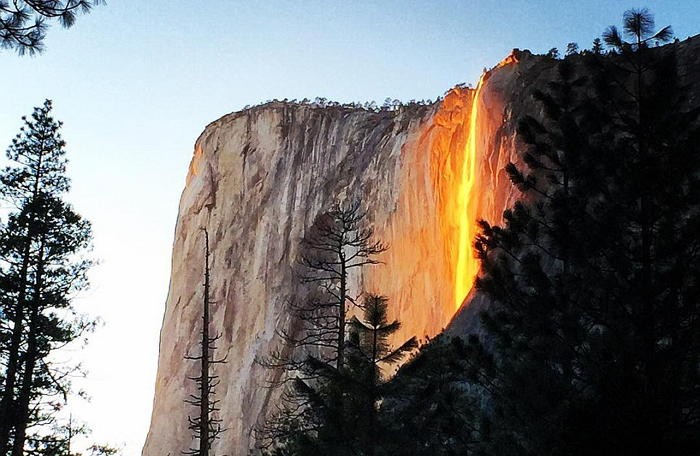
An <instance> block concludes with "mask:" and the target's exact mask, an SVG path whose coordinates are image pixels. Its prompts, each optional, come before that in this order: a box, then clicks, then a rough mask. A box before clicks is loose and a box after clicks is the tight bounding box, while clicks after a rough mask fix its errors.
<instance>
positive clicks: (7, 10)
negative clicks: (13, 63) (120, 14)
mask: <svg viewBox="0 0 700 456" xmlns="http://www.w3.org/2000/svg"><path fill="white" fill-rule="evenodd" d="M102 2H103V0H12V1H9V0H0V47H2V48H5V49H14V50H16V51H17V53H19V54H20V55H23V54H25V53H29V54H34V53H36V52H41V51H43V49H44V39H45V38H46V30H47V28H48V24H47V22H48V21H52V20H56V21H58V22H59V23H60V24H61V25H62V26H63V27H65V28H68V27H70V26H72V25H73V24H74V23H75V19H76V17H77V16H78V14H81V13H87V12H89V11H90V10H91V9H92V7H93V6H95V5H98V4H100V3H102Z"/></svg>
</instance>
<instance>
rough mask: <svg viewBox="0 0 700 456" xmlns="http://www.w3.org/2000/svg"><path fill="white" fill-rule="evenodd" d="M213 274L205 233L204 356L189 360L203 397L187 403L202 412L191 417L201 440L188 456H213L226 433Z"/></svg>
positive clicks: (196, 434)
mask: <svg viewBox="0 0 700 456" xmlns="http://www.w3.org/2000/svg"><path fill="white" fill-rule="evenodd" d="M210 304H211V301H210V274H209V232H208V231H207V230H206V229H205V230H204V297H203V300H202V330H201V333H200V334H201V338H200V341H199V349H200V355H198V356H189V355H187V356H185V359H187V360H194V361H199V375H198V376H196V377H191V378H190V380H194V381H195V382H196V384H197V391H198V392H199V395H197V394H192V395H190V398H189V399H187V400H185V402H186V403H187V404H190V405H193V406H195V407H197V408H198V409H199V414H198V415H197V416H195V417H194V418H192V417H190V416H188V417H187V420H188V422H189V429H190V430H191V431H192V435H193V437H194V438H195V439H197V440H198V442H199V445H198V448H190V449H189V450H187V451H183V454H186V455H196V456H209V455H210V450H211V446H212V444H213V443H214V441H215V440H216V439H218V438H220V436H221V433H222V432H224V429H223V428H222V427H221V419H220V418H218V417H217V416H216V412H218V411H219V408H218V407H217V404H218V403H219V402H220V401H219V400H217V399H214V395H215V388H216V387H217V385H218V384H219V380H218V376H217V375H213V374H212V373H211V368H212V366H214V365H215V364H222V363H225V362H226V359H225V358H224V359H219V360H217V359H215V358H214V352H215V351H216V345H215V343H216V341H217V340H219V339H220V338H221V335H216V336H214V337H210V336H209V324H210Z"/></svg>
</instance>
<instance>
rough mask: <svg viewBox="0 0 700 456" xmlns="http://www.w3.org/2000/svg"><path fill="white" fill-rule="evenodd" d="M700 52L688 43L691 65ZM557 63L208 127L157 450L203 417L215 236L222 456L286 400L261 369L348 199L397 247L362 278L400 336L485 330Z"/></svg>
mask: <svg viewBox="0 0 700 456" xmlns="http://www.w3.org/2000/svg"><path fill="white" fill-rule="evenodd" d="M695 41H697V40H695ZM698 47H699V46H698V43H694V44H693V46H690V47H688V46H686V47H684V48H683V49H684V52H686V54H689V55H688V56H686V57H683V58H684V59H687V60H686V61H687V62H691V63H692V65H695V63H694V62H696V61H697V49H698ZM693 56H695V58H693ZM692 65H689V66H688V68H691V66H692ZM554 66H555V62H554V61H552V60H550V59H547V58H544V57H537V56H532V55H531V54H529V53H528V52H514V54H513V55H511V56H510V57H509V58H507V59H506V60H504V61H503V62H501V63H500V64H499V65H497V66H496V67H494V68H493V69H492V70H490V71H489V72H486V73H485V74H484V75H483V76H482V79H481V81H480V83H479V85H478V86H477V88H476V89H470V88H464V87H458V88H455V89H452V90H451V91H449V92H448V93H447V94H446V96H445V97H444V99H442V100H441V101H439V102H437V103H435V104H433V105H428V106H421V105H418V106H404V107H400V108H397V109H392V110H382V111H379V112H375V111H368V110H364V109H359V108H353V107H343V106H325V107H320V106H314V105H309V104H295V103H282V102H272V103H268V104H265V105H261V106H258V107H255V108H251V109H248V110H244V111H241V112H237V113H232V114H229V115H227V116H224V117H222V118H221V119H219V120H217V121H215V122H213V123H212V124H210V125H209V126H207V127H206V129H205V130H204V132H203V133H202V135H201V136H200V137H199V139H198V140H197V142H196V144H195V149H194V156H193V158H192V162H191V164H190V170H189V174H188V176H187V181H186V186H185V189H184V191H183V193H182V197H181V200H180V206H179V216H178V219H177V226H176V230H175V239H174V245H173V256H172V273H171V281H170V289H169V293H168V297H167V301H166V308H165V316H164V320H163V326H162V330H161V340H160V356H159V361H158V374H157V380H156V386H155V398H154V403H153V411H152V419H151V427H150V430H149V433H148V437H147V441H146V444H145V446H144V449H143V455H144V456H156V455H158V456H160V455H167V454H171V455H177V454H180V452H181V451H182V450H183V449H185V448H187V447H188V445H189V444H190V440H191V436H190V432H189V431H188V430H187V415H188V413H191V409H190V406H188V405H186V404H185V403H184V402H183V401H184V399H185V398H186V396H187V395H188V394H189V393H190V392H191V391H190V390H191V389H192V388H193V384H192V382H189V381H187V380H186V379H187V377H188V376H192V375H194V369H195V368H196V366H195V365H194V364H193V363H191V362H186V361H185V360H184V359H183V356H184V355H185V354H186V353H188V352H195V351H196V350H197V346H196V343H197V340H198V336H197V335H198V332H199V330H200V328H199V325H200V324H201V320H200V311H201V296H202V286H201V284H202V267H203V266H202V265H203V264H204V259H203V255H204V252H203V242H204V241H203V238H204V234H203V229H204V228H206V229H207V230H208V232H209V236H210V248H211V259H210V261H211V275H212V280H213V281H212V289H211V295H212V299H213V300H214V301H215V304H214V305H213V308H212V322H213V323H212V328H211V331H212V332H215V333H220V334H221V339H220V340H219V341H218V346H219V351H218V354H217V356H223V355H227V359H228V363H227V364H224V365H218V366H217V367H216V374H217V375H219V376H220V380H221V384H220V385H219V386H218V388H217V391H216V394H217V399H220V400H221V412H220V416H221V418H222V419H223V420H224V422H225V423H226V426H225V427H226V428H227V429H228V430H227V431H226V433H225V435H224V436H223V438H222V439H221V440H220V441H218V442H217V443H216V444H215V447H214V450H215V453H216V454H228V455H231V456H238V455H245V454H247V453H248V449H249V448H251V446H252V445H253V444H254V441H253V440H254V435H253V429H254V428H255V426H256V424H257V423H259V422H261V420H263V419H264V417H265V416H266V414H267V413H268V412H269V411H270V410H271V408H272V406H273V405H274V403H275V402H276V400H277V398H278V395H279V392H278V391H276V390H274V389H269V388H266V387H265V386H266V385H267V383H268V382H269V381H270V380H273V379H275V378H276V377H277V376H279V375H280V372H275V371H273V370H270V369H266V368H263V367H261V366H260V365H258V364H257V363H256V362H255V359H256V356H260V355H264V354H266V353H269V352H271V351H272V350H274V349H275V348H277V347H278V346H279V344H280V340H279V337H278V336H277V333H276V330H278V329H280V328H288V327H290V326H291V325H293V323H294V322H293V318H292V317H291V315H290V313H289V308H288V306H287V302H288V301H289V298H290V296H293V295H294V293H295V292H296V290H297V289H298V287H299V280H298V278H297V277H296V276H295V274H294V272H293V269H294V265H295V263H296V261H297V258H298V251H299V242H300V240H301V239H302V237H303V236H304V233H305V230H307V229H308V228H309V227H310V226H311V224H312V223H313V221H314V220H315V219H316V217H317V216H319V215H320V214H322V213H323V212H325V211H326V210H328V208H329V207H330V206H331V205H332V204H333V203H334V202H337V201H343V200H346V199H349V198H359V199H360V200H361V201H362V204H363V208H364V209H365V210H366V211H367V220H368V223H369V224H370V225H371V226H372V227H373V228H374V230H375V234H376V236H377V238H378V239H381V240H382V241H384V242H385V243H387V244H388V245H389V246H390V248H389V250H388V251H387V252H385V253H384V254H382V257H381V258H380V259H381V261H382V262H383V264H382V265H377V266H372V267H366V268H364V269H362V270H361V271H357V272H356V273H355V274H354V275H353V276H351V277H350V280H351V291H352V292H353V293H360V292H362V291H370V292H378V293H381V294H383V295H386V296H387V297H388V298H389V299H390V307H391V309H392V312H393V316H394V317H396V318H399V319H400V320H401V321H402V323H403V327H402V329H401V332H400V333H399V334H397V338H398V339H405V338H407V337H410V336H412V335H417V336H418V337H419V338H425V337H433V336H434V335H436V334H438V333H440V332H441V331H443V330H444V329H445V327H446V326H448V325H449V324H450V322H451V321H453V319H454V321H455V323H453V324H452V328H453V330H454V327H455V325H456V326H457V327H458V328H459V331H464V330H465V328H471V327H473V325H474V322H475V321H476V319H475V318H474V314H475V311H474V309H478V308H479V307H480V306H481V305H483V303H481V302H480V298H479V297H478V296H475V293H474V291H473V290H471V287H472V283H473V279H474V274H476V271H477V270H478V264H477V263H476V260H475V259H473V258H472V253H471V239H472V238H473V235H474V234H475V232H476V228H475V226H476V223H475V222H476V220H477V219H486V220H488V221H490V222H498V221H500V219H501V214H502V212H503V210H504V209H505V208H507V207H509V206H510V205H511V204H512V203H513V202H514V200H515V198H517V196H518V195H517V190H515V189H514V188H513V187H512V185H511V184H510V182H509V180H508V177H507V175H506V173H505V171H504V166H505V164H507V163H508V162H509V161H513V162H516V163H517V162H518V161H519V159H518V155H517V151H518V149H519V148H518V144H517V138H516V135H515V121H516V120H517V118H518V117H519V116H520V115H521V114H522V113H523V112H525V111H526V110H527V109H528V102H527V100H528V98H529V93H530V90H532V87H535V86H538V85H539V86H542V84H544V83H546V81H548V80H551V78H552V77H553V73H554ZM465 303H474V305H467V304H465ZM460 309H461V310H460ZM456 314H458V315H457V317H455V315H456Z"/></svg>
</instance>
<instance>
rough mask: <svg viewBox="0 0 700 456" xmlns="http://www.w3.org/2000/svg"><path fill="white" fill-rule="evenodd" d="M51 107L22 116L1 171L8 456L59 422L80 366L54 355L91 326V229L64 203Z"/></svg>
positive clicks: (61, 158)
mask: <svg viewBox="0 0 700 456" xmlns="http://www.w3.org/2000/svg"><path fill="white" fill-rule="evenodd" d="M51 110H52V106H51V102H50V101H48V100H47V101H46V102H45V103H44V105H43V106H41V107H38V108H35V110H34V113H33V114H32V117H31V119H26V118H24V119H23V120H24V121H25V126H24V127H22V129H21V131H20V133H19V134H18V135H17V137H16V138H15V139H14V140H13V141H12V144H11V145H10V147H9V149H8V152H7V155H8V158H9V159H10V160H11V161H12V162H14V165H13V166H10V167H7V168H6V169H5V170H3V171H2V173H1V174H0V184H1V185H0V193H1V194H2V197H3V198H4V199H5V201H7V202H8V203H10V205H11V206H12V208H13V210H12V212H11V213H10V215H9V216H8V219H7V221H6V223H4V224H3V225H2V227H1V230H0V267H1V270H0V271H1V275H0V279H1V280H0V292H1V293H2V294H1V296H0V306H1V307H2V313H1V314H2V317H3V320H4V321H3V330H4V333H5V337H4V338H3V339H2V340H3V346H2V354H1V356H2V359H3V361H4V362H3V367H4V374H3V376H2V380H3V381H2V385H0V388H1V389H0V392H1V393H2V397H1V398H0V455H3V456H5V455H8V454H12V455H13V456H21V455H22V454H24V451H25V447H26V444H27V439H28V437H29V436H28V429H30V428H32V426H33V425H35V424H42V425H43V426H39V427H38V428H37V430H36V432H38V433H41V432H42V430H44V429H46V428H47V426H48V425H50V424H51V423H52V422H54V420H55V415H56V413H57V411H58V410H60V408H61V407H62V405H63V401H62V400H61V398H62V397H63V398H65V397H66V393H67V392H68V391H69V388H70V382H69V376H70V374H71V373H73V371H74V369H75V368H74V366H69V367H66V366H61V365H57V364H54V363H53V362H52V358H51V356H50V355H51V354H52V353H53V352H55V351H56V350H58V349H59V348H61V347H62V346H65V345H66V344H68V343H70V342H71V341H73V340H75V339H77V338H79V337H80V336H81V335H82V334H83V333H84V332H85V331H86V330H89V329H91V328H92V326H93V324H92V322H90V321H88V320H85V319H84V318H83V317H81V316H80V315H78V314H77V313H76V311H75V310H74V309H73V307H72V306H71V298H72V297H73V296H74V295H75V293H76V292H77V291H79V290H81V289H82V288H83V287H85V286H86V284H87V280H86V272H87V269H88V268H89V266H90V265H91V262H90V261H89V260H87V259H85V258H83V254H84V253H85V251H86V250H87V248H88V247H89V244H90V240H91V231H90V224H89V222H87V221H86V220H84V219H82V218H81V217H80V216H79V215H78V214H76V213H75V212H74V211H73V209H72V208H71V206H70V205H69V204H68V203H66V202H65V201H64V200H63V197H64V195H65V193H66V192H67V191H68V189H69V179H68V178H67V177H66V175H65V166H66V159H65V142H64V141H63V139H62V138H61V135H60V132H59V130H60V128H61V123H60V122H58V121H56V120H54V119H53V117H52V116H51ZM36 439H37V440H41V436H40V435H39V436H38V437H36Z"/></svg>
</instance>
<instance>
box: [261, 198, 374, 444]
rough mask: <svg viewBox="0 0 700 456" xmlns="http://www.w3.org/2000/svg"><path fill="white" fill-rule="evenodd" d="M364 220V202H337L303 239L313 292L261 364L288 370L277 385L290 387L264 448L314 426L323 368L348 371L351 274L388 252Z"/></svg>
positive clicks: (304, 266) (295, 306) (294, 309)
mask: <svg viewBox="0 0 700 456" xmlns="http://www.w3.org/2000/svg"><path fill="white" fill-rule="evenodd" d="M365 219H366V213H365V212H363V211H362V210H361V208H360V202H359V201H354V202H351V203H348V204H336V205H334V206H333V208H332V209H331V210H329V211H328V212H326V213H324V214H322V215H321V216H320V217H318V218H317V219H316V221H315V223H314V225H313V226H312V227H311V228H310V230H309V232H308V233H307V235H306V237H305V238H304V239H303V241H302V247H303V250H302V254H301V257H300V260H299V263H300V269H301V271H300V273H299V275H300V279H301V281H302V283H304V284H306V285H307V286H308V290H307V291H308V293H307V294H306V296H304V297H303V298H295V299H293V300H292V301H291V302H290V304H289V308H290V313H291V314H292V315H293V317H294V320H295V324H293V325H292V328H291V329H282V330H279V331H278V334H279V335H280V337H281V338H282V340H283V342H284V344H283V349H282V350H280V351H277V352H275V353H273V354H272V356H270V357H269V358H267V359H263V360H258V362H259V363H260V364H262V365H263V366H265V367H269V368H274V369H283V370H285V371H286V372H285V374H284V375H283V376H282V379H281V380H280V381H279V382H275V383H273V385H272V386H273V387H277V386H281V385H284V386H285V387H287V389H286V391H285V394H284V397H283V400H282V405H280V408H279V410H278V412H277V413H276V414H274V416H273V417H272V419H270V420H268V422H267V423H266V424H265V425H264V426H263V429H261V430H259V440H262V441H264V442H265V443H264V445H267V444H269V443H270V442H271V441H279V440H283V439H284V438H285V437H286V436H287V435H288V433H289V432H290V431H291V432H295V431H298V429H299V427H300V426H301V427H303V428H304V430H305V431H307V430H308V428H309V426H311V427H312V426H313V423H312V422H310V421H309V419H308V418H309V411H310V409H311V408H313V407H314V404H313V398H312V397H311V396H313V391H314V388H315V386H317V385H319V384H322V383H324V382H327V380H328V379H327V378H324V372H327V371H328V370H327V369H325V368H319V366H320V365H325V366H328V367H331V368H332V369H333V370H335V371H343V369H344V368H345V364H346V361H345V352H346V337H347V330H348V323H349V321H348V315H349V312H350V311H351V310H352V307H353V306H357V307H361V305H360V304H359V303H357V302H356V298H355V297H354V296H353V295H352V294H351V293H350V290H349V288H348V275H349V273H350V271H352V270H353V269H357V268H361V267H362V266H365V265H374V264H377V263H379V261H378V260H377V259H376V258H375V257H376V256H377V255H378V254H380V253H382V252H384V251H385V250H386V249H387V247H386V246H385V245H384V244H383V243H382V242H380V241H376V240H374V239H373V238H374V230H373V229H371V228H369V227H367V226H366V225H365Z"/></svg>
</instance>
